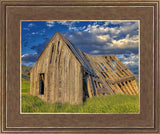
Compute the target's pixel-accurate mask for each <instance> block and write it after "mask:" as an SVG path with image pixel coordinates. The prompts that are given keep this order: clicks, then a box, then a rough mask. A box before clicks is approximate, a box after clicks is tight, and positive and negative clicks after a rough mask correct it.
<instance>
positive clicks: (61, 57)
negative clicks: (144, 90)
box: [30, 32, 139, 104]
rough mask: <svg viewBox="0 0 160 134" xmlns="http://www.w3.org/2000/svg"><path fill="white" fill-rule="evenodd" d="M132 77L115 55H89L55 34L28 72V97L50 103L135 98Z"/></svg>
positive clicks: (136, 91)
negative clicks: (120, 96) (122, 96)
mask: <svg viewBox="0 0 160 134" xmlns="http://www.w3.org/2000/svg"><path fill="white" fill-rule="evenodd" d="M138 93H139V89H138V86H137V83H136V82H135V76H134V74H133V73H132V72H131V71H130V70H129V69H128V68H127V67H126V66H125V65H124V64H123V63H121V62H120V61H119V60H118V58H117V57H116V56H115V55H89V54H86V53H83V52H82V51H80V49H78V48H77V47H75V45H73V44H72V43H71V42H70V41H69V40H68V39H67V38H66V37H64V36H63V35H61V34H60V33H58V32H57V33H56V34H55V35H54V36H53V37H52V39H51V40H50V42H49V43H48V45H47V46H46V48H45V49H44V50H43V52H42V53H41V55H40V56H39V58H38V60H37V61H36V63H35V65H34V66H33V68H32V70H31V71H30V94H31V95H36V96H38V97H40V98H41V99H42V100H44V101H46V102H51V103H70V104H81V103H83V100H84V99H85V98H86V97H93V96H99V95H109V94H132V95H135V94H138Z"/></svg>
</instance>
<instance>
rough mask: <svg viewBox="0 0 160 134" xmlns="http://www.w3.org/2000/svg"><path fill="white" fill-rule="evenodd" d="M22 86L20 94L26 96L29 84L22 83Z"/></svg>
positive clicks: (26, 82) (27, 82)
mask: <svg viewBox="0 0 160 134" xmlns="http://www.w3.org/2000/svg"><path fill="white" fill-rule="evenodd" d="M21 86H22V89H21V90H22V94H24V93H25V94H28V93H29V88H30V83H29V81H22V83H21Z"/></svg>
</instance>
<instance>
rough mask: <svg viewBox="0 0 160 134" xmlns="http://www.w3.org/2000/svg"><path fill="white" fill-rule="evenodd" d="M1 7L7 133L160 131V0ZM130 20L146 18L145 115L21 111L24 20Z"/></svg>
mask: <svg viewBox="0 0 160 134" xmlns="http://www.w3.org/2000/svg"><path fill="white" fill-rule="evenodd" d="M46 6H48V7H46ZM58 6H61V9H62V8H63V10H61V9H60V7H58ZM75 6H76V7H75ZM87 6H88V7H87ZM98 6H100V7H98ZM108 6H112V7H108ZM1 11H2V14H1V26H2V29H1V31H2V34H1V37H2V41H1V48H2V49H1V53H2V66H1V67H2V74H1V78H2V79H1V81H2V85H1V89H2V107H1V108H2V109H1V111H2V112H1V113H2V121H1V124H2V125H1V126H2V132H1V133H4V132H9V133H11V132H17V133H22V132H28V133H34V132H38V133H47V132H59V133H66V132H68V133H78V132H81V133H152V134H153V133H157V134H158V133H159V127H160V126H159V125H160V122H159V121H160V120H159V112H160V103H159V102H160V98H159V95H160V92H159V83H160V82H159V76H160V73H159V47H158V44H159V35H158V33H159V1H157V0H156V1H150V0H145V1H141V0H136V1H132V2H130V1H128V2H127V1H125V2H124V1H123V2H122V1H117V2H113V1H109V2H108V1H107V0H104V1H94V2H92V1H90V2H89V1H87V0H86V1H85V2H84V1H76V2H74V1H66V2H64V1H63V2H61V3H60V2H59V1H58V2H57V1H55V2H54V1H51V0H41V1H38V2H37V1H34V0H32V1H29V0H23V1H18V0H14V1H12V0H11V1H9V0H3V1H1ZM82 11H83V12H82ZM77 14H78V16H77ZM126 19H127V20H140V31H141V32H140V44H141V45H140V113H139V114H96V116H95V114H20V51H21V50H20V20H126ZM153 20H154V22H153ZM13 24H14V25H13ZM13 55H14V56H13ZM11 65H12V66H11ZM13 72H14V75H13ZM78 74H80V73H78ZM126 75H127V74H126ZM64 77H66V76H64ZM79 77H82V74H80V76H79ZM81 82H82V81H81ZM64 84H67V83H64ZM130 86H134V85H131V84H130ZM49 127H50V128H49Z"/></svg>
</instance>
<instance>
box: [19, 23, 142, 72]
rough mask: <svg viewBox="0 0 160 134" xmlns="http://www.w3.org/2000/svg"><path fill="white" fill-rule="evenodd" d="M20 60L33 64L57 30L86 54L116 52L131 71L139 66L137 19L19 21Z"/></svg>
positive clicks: (29, 64)
mask: <svg viewBox="0 0 160 134" xmlns="http://www.w3.org/2000/svg"><path fill="white" fill-rule="evenodd" d="M21 23H22V24H21V30H22V31H21V38H22V39H21V47H22V48H21V50H22V51H21V60H22V64H23V65H28V66H33V65H34V63H35V62H36V60H37V58H38V57H39V55H40V54H41V52H42V51H43V49H44V48H45V46H46V45H47V44H48V42H49V40H50V39H51V37H52V36H54V34H55V33H56V32H60V33H61V34H63V35H64V36H66V37H67V38H68V39H69V40H70V41H71V42H72V43H73V44H74V45H75V46H77V47H78V48H79V49H80V50H81V51H83V52H86V53H88V54H94V55H99V54H100V55H103V54H115V55H116V56H117V57H118V58H119V59H120V60H121V61H122V62H123V63H124V64H125V65H126V66H127V67H128V68H129V69H130V70H131V71H132V72H133V73H135V74H138V66H139V54H138V53H139V42H140V40H139V24H138V21H22V22H21Z"/></svg>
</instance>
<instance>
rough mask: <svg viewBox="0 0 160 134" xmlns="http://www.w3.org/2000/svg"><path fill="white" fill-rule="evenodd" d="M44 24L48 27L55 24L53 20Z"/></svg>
mask: <svg viewBox="0 0 160 134" xmlns="http://www.w3.org/2000/svg"><path fill="white" fill-rule="evenodd" d="M46 25H47V26H48V27H53V26H54V25H55V22H54V21H46Z"/></svg>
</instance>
